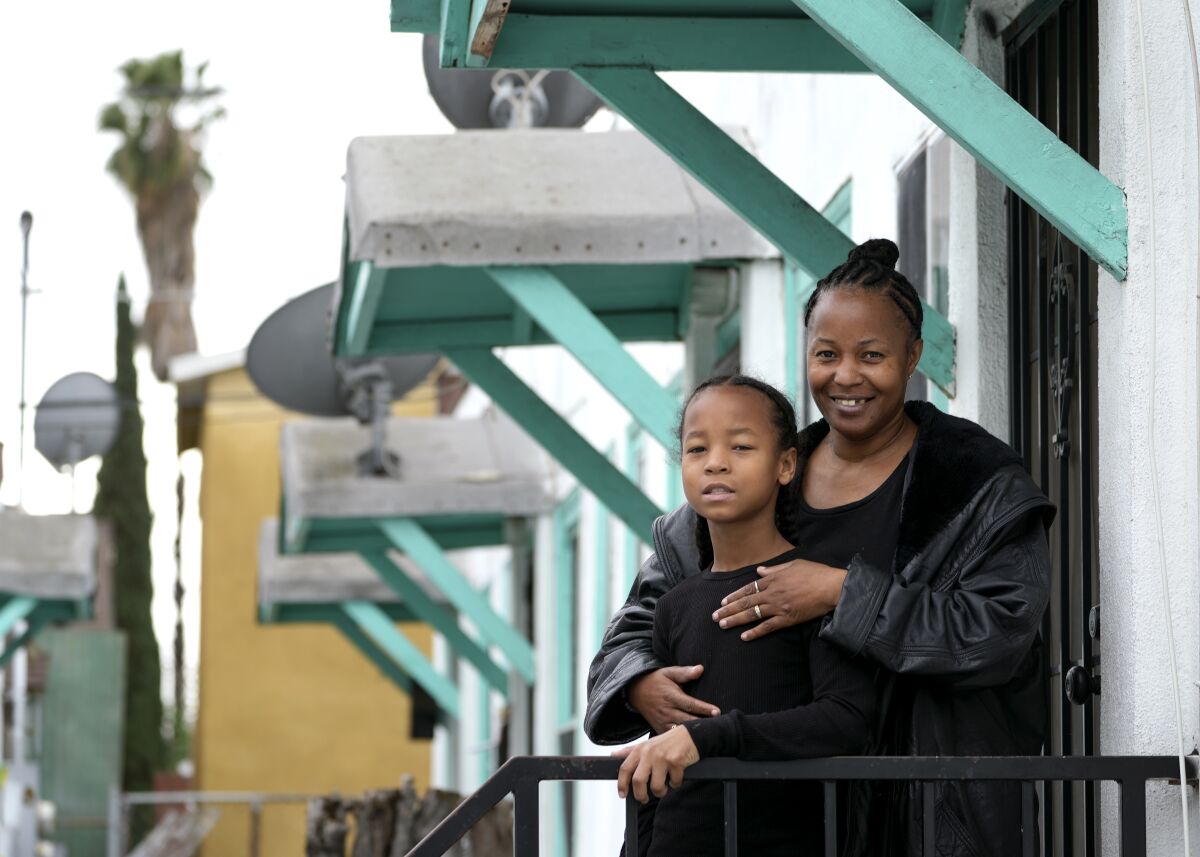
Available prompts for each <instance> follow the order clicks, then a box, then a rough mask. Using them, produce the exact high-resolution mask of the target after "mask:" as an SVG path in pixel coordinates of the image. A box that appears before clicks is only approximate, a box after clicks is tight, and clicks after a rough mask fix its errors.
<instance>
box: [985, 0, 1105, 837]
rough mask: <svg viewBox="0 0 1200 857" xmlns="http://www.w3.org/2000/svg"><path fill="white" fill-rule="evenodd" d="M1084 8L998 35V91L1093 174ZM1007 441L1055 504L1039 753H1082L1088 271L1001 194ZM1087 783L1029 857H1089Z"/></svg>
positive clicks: (1091, 638)
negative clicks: (1002, 80)
mask: <svg viewBox="0 0 1200 857" xmlns="http://www.w3.org/2000/svg"><path fill="white" fill-rule="evenodd" d="M1096 7H1097V0H1066V2H1043V3H1035V4H1033V6H1032V7H1031V8H1030V9H1029V10H1027V12H1026V13H1025V14H1024V15H1022V16H1021V17H1020V18H1019V19H1018V20H1017V22H1016V23H1015V24H1014V25H1013V26H1012V27H1011V28H1010V29H1009V30H1008V31H1007V32H1006V33H1005V42H1006V50H1007V70H1006V81H1007V88H1008V91H1009V93H1010V94H1011V95H1012V96H1013V97H1014V98H1016V99H1017V100H1018V101H1019V102H1020V103H1021V104H1022V105H1023V106H1024V107H1025V108H1026V109H1027V110H1029V111H1030V112H1031V113H1032V114H1033V115H1035V116H1036V117H1037V118H1038V119H1040V120H1041V121H1042V122H1043V123H1044V124H1045V125H1046V126H1047V127H1048V128H1050V129H1051V130H1052V131H1055V132H1056V133H1057V134H1058V136H1059V137H1060V138H1061V139H1062V140H1063V141H1064V142H1065V143H1067V145H1069V146H1071V147H1072V148H1073V149H1075V150H1076V151H1077V152H1079V153H1080V154H1082V155H1083V156H1084V157H1085V158H1087V159H1088V161H1090V162H1091V163H1092V164H1093V165H1097V164H1098V159H1099V139H1098V135H1097V83H1096V79H1097V54H1098V50H1097V40H1096ZM1008 217H1009V252H1010V257H1009V264H1010V271H1009V275H1010V292H1009V294H1010V315H1009V321H1010V334H1011V342H1010V352H1009V353H1010V361H1011V394H1012V402H1011V405H1012V407H1011V411H1010V412H1011V414H1012V426H1011V432H1012V442H1013V446H1014V447H1016V449H1017V451H1018V452H1019V453H1020V454H1021V455H1022V456H1023V457H1024V459H1025V466H1026V467H1027V468H1028V469H1029V472H1030V473H1031V474H1033V477H1034V478H1035V479H1036V480H1037V481H1038V484H1040V485H1041V486H1042V489H1043V490H1044V491H1045V492H1046V494H1047V495H1048V496H1049V497H1050V499H1051V500H1053V501H1054V503H1055V505H1057V506H1058V517H1057V519H1056V521H1055V523H1054V527H1053V529H1052V531H1051V533H1050V549H1051V555H1052V560H1053V566H1052V567H1053V569H1054V578H1053V579H1052V581H1051V586H1052V594H1051V604H1050V609H1049V611H1047V616H1046V622H1045V627H1044V637H1045V640H1046V649H1047V682H1046V690H1047V698H1048V701H1049V712H1050V722H1049V724H1048V729H1047V736H1048V740H1047V746H1046V752H1047V753H1051V754H1062V755H1092V754H1093V753H1094V752H1095V749H1096V738H1095V727H1096V724H1097V723H1098V722H1099V720H1098V718H1099V699H1098V698H1097V694H1098V691H1099V679H1100V649H1099V630H1100V625H1099V617H1100V614H1099V608H1098V606H1097V605H1098V578H1097V568H1096V554H1097V540H1096V473H1097V470H1096V442H1097V420H1096V265H1095V264H1094V263H1092V262H1091V261H1090V260H1089V259H1088V258H1087V256H1086V255H1084V253H1083V252H1082V251H1081V250H1080V249H1079V248H1078V247H1076V246H1075V245H1074V244H1072V243H1071V242H1070V241H1068V240H1067V239H1066V238H1065V237H1063V236H1062V235H1061V234H1060V233H1059V232H1058V230H1057V229H1055V228H1054V227H1053V226H1052V225H1050V224H1049V223H1047V222H1046V221H1045V220H1043V219H1042V218H1041V217H1040V216H1039V215H1038V214H1037V213H1036V212H1035V211H1033V209H1031V208H1030V207H1029V206H1028V205H1026V204H1025V203H1024V202H1022V201H1021V200H1020V199H1018V198H1017V197H1016V196H1015V195H1013V194H1012V193H1011V192H1010V193H1009V195H1008ZM1096 797H1097V795H1096V791H1095V787H1094V786H1093V785H1092V784H1091V783H1088V784H1066V785H1050V786H1047V787H1046V788H1045V789H1044V792H1043V831H1042V835H1043V846H1044V851H1043V853H1044V854H1045V855H1046V857H1052V855H1054V856H1055V857H1056V855H1063V857H1066V855H1086V857H1092V855H1094V854H1095V853H1096V841H1097V826H1096Z"/></svg>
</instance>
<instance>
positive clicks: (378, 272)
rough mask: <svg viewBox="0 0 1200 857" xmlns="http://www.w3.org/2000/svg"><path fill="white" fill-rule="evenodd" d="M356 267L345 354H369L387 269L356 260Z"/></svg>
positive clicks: (347, 315)
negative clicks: (368, 347) (372, 331)
mask: <svg viewBox="0 0 1200 857" xmlns="http://www.w3.org/2000/svg"><path fill="white" fill-rule="evenodd" d="M354 267H356V268H357V270H355V271H354V275H353V279H354V285H353V287H352V288H353V291H352V292H351V295H350V308H349V310H348V311H347V313H346V353H347V354H348V355H349V356H351V357H358V356H361V355H363V354H366V353H367V346H368V345H369V344H370V342H371V329H372V328H373V327H374V325H375V314H376V313H377V312H378V311H379V300H380V298H382V297H383V284H384V282H385V281H386V280H387V271H386V270H384V269H382V268H376V267H375V266H374V265H373V264H371V263H370V262H357V263H355V266H354Z"/></svg>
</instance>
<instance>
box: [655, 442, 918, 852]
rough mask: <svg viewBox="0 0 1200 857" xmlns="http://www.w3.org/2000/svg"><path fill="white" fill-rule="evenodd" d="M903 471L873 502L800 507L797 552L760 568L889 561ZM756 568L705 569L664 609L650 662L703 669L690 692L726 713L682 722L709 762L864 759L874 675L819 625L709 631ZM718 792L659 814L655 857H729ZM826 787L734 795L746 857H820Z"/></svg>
mask: <svg viewBox="0 0 1200 857" xmlns="http://www.w3.org/2000/svg"><path fill="white" fill-rule="evenodd" d="M906 469H907V468H906V467H905V465H904V464H901V466H900V467H899V468H898V469H897V471H896V472H895V473H893V474H892V476H891V477H889V478H888V480H887V481H885V482H884V483H883V485H881V486H880V487H879V488H878V489H877V490H876V491H874V492H873V493H872V494H871V495H870V496H868V497H866V498H864V499H862V500H859V501H857V502H855V503H851V504H849V505H846V506H840V507H838V508H835V509H812V508H810V507H808V506H807V504H803V503H801V508H800V512H799V530H798V532H799V539H798V540H799V544H798V545H797V547H796V548H795V549H794V550H792V551H789V552H788V553H786V554H783V555H782V556H779V557H775V558H774V559H772V560H769V561H767V562H766V563H762V564H764V565H777V564H779V563H782V562H786V561H788V560H790V559H794V558H797V557H799V558H803V559H808V560H812V561H814V562H820V563H823V564H826V565H833V566H837V567H845V566H846V565H848V564H849V562H850V560H851V559H852V558H853V557H854V556H855V554H858V553H863V554H864V555H865V556H866V557H867V558H868V559H870V560H871V561H873V562H879V561H880V558H881V557H883V558H885V559H886V561H887V562H888V563H890V561H891V555H892V553H894V551H895V549H896V540H897V538H898V533H899V520H900V499H901V496H902V492H903V482H904V473H905V471H906ZM756 569H757V566H749V567H747V568H744V569H739V570H737V571H729V572H713V571H711V570H709V571H703V572H701V573H700V574H698V575H694V576H693V577H689V578H687V579H686V580H684V581H682V582H681V583H679V584H678V585H676V586H675V587H674V588H673V589H671V590H669V591H668V592H666V593H665V594H663V596H662V597H661V598H659V600H658V604H657V605H656V608H655V613H654V652H655V656H656V657H657V658H658V659H659V660H661V661H662V662H663V663H665V664H676V665H679V664H682V665H688V664H697V663H698V664H703V665H704V672H703V674H702V675H701V676H700V678H699V679H697V680H696V681H694V682H691V683H690V684H688V685H687V686H685V687H684V691H685V692H686V693H688V694H690V695H692V696H694V697H696V698H698V699H702V700H704V701H705V702H711V703H712V704H713V705H716V706H717V707H719V708H720V709H721V711H722V712H724V713H723V714H722V715H721V716H719V717H712V718H702V719H700V720H694V721H691V722H689V723H688V724H686V727H687V729H688V730H689V731H690V733H691V735H692V739H693V740H694V741H695V743H696V747H697V749H698V750H699V751H700V756H701V758H705V757H710V756H736V757H738V758H741V759H750V760H779V759H795V758H804V757H811V756H834V755H847V754H854V753H860V752H862V751H863V749H864V748H865V745H866V742H867V740H868V737H869V735H870V732H871V729H872V728H873V726H874V712H875V704H876V698H875V697H876V692H875V685H874V676H875V668H874V667H873V666H871V665H870V664H868V663H867V662H865V661H862V660H860V659H857V658H852V657H850V656H848V655H847V654H845V653H844V652H842V651H841V650H840V649H838V648H836V647H835V646H833V645H830V644H829V643H826V642H824V641H823V640H821V638H820V637H819V636H818V632H819V631H820V628H821V623H822V621H823V620H814V621H812V622H805V623H803V624H801V625H796V626H793V627H790V628H785V629H782V630H779V631H776V632H774V633H772V634H768V635H767V636H765V637H763V638H762V639H759V640H755V641H754V642H752V643H745V642H743V641H742V640H741V639H740V636H739V635H740V633H741V632H742V631H744V630H745V629H744V628H733V629H729V630H722V629H721V628H720V627H719V626H718V625H717V624H716V623H715V622H713V621H712V613H713V611H714V610H716V609H717V607H718V606H720V602H721V599H722V598H724V597H725V596H726V595H728V594H729V593H731V592H733V591H735V590H736V589H739V588H740V587H742V586H744V585H745V584H747V583H750V582H752V581H753V580H755V579H757V577H758V574H757V571H756ZM722 831H723V811H722V787H721V784H720V783H718V782H700V781H688V780H687V776H686V773H685V776H684V784H683V786H682V787H681V788H679V789H674V790H672V791H670V792H669V793H668V794H667V796H666V797H664V798H663V799H662V800H661V801H659V803H658V807H657V809H656V811H655V813H654V823H653V833H652V835H651V838H650V848H649V854H650V855H653V857H673V855H680V857H704V855H713V857H717V855H721V854H723V853H724V847H723V838H722V837H723V833H722ZM823 831H824V803H823V797H822V788H821V784H820V783H789V782H784V781H779V780H776V781H763V782H746V783H742V784H741V785H740V786H739V788H738V836H739V853H743V854H756V855H758V854H761V855H771V854H813V855H819V854H822V853H823V850H822V848H823V843H824V835H823Z"/></svg>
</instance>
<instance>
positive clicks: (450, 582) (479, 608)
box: [378, 518, 536, 692]
mask: <svg viewBox="0 0 1200 857" xmlns="http://www.w3.org/2000/svg"><path fill="white" fill-rule="evenodd" d="M378 525H379V530H380V532H382V533H383V534H384V536H386V537H387V539H388V541H390V542H391V543H392V545H394V546H395V547H396V549H397V550H400V551H402V552H404V553H405V554H407V555H408V556H409V558H411V559H412V561H413V562H415V563H416V564H417V565H418V566H420V568H421V570H422V571H423V572H424V573H425V574H426V575H427V576H428V577H429V579H430V580H431V581H433V583H434V585H435V586H437V588H438V589H439V590H441V592H442V593H443V594H444V595H445V596H446V600H448V601H449V602H450V603H451V604H453V605H454V607H455V608H456V609H457V610H458V612H459V613H460V614H462V615H463V616H465V617H466V618H467V619H469V620H470V621H471V623H472V624H473V625H474V626H475V628H476V630H477V631H478V633H479V636H480V637H482V638H483V639H484V640H485V641H487V642H488V643H489V644H491V645H493V646H496V647H497V648H499V649H500V651H501V652H503V653H504V656H505V658H507V659H508V662H509V664H511V665H512V668H513V669H515V670H516V671H517V672H519V673H520V674H521V675H522V676H524V677H525V680H526V681H533V679H534V676H535V675H536V673H535V670H534V660H533V646H531V645H530V644H529V641H528V640H526V639H525V638H524V637H522V636H521V635H520V634H518V633H517V632H516V631H515V630H513V627H512V626H511V625H509V624H508V623H507V622H505V621H504V620H503V619H502V618H500V616H498V615H496V611H494V610H493V609H492V606H491V605H490V604H488V602H487V599H486V598H484V597H483V595H482V594H481V593H480V592H479V591H478V590H477V589H475V587H474V586H472V585H471V583H470V581H468V580H467V579H466V578H465V577H464V576H463V574H462V572H460V571H459V570H458V568H456V567H455V565H454V563H452V562H451V561H450V559H449V558H448V557H447V556H446V554H445V553H443V552H442V549H441V548H440V547H439V546H438V543H437V542H435V541H434V540H433V537H432V536H430V535H429V533H427V532H425V530H424V528H422V527H421V525H420V524H418V523H417V522H416V521H414V520H412V519H411V518H396V519H392V520H386V521H379V522H378ZM502 692H507V691H502Z"/></svg>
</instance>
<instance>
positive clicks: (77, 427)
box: [33, 372, 121, 470]
mask: <svg viewBox="0 0 1200 857" xmlns="http://www.w3.org/2000/svg"><path fill="white" fill-rule="evenodd" d="M120 426H121V398H120V396H119V395H118V394H117V390H116V388H115V387H113V385H112V384H110V383H108V382H107V381H105V380H104V379H103V378H101V377H100V376H99V375H93V374H92V373H91V372H73V373H72V374H70V375H67V376H65V377H63V378H59V379H58V380H57V381H55V382H54V384H53V385H51V387H50V389H49V390H47V391H46V395H45V396H43V397H42V401H41V402H40V403H38V406H37V415H36V416H35V417H34V419H33V445H34V447H36V448H37V451H38V452H40V453H41V454H42V455H43V456H44V457H45V459H46V460H47V461H49V462H50V463H51V464H52V465H54V467H55V469H57V470H64V469H68V468H73V467H74V466H75V465H76V464H78V463H79V462H81V461H83V460H84V459H87V458H91V457H92V456H93V455H103V454H104V453H106V452H108V449H109V447H111V446H112V445H113V441H115V440H116V439H117V430H118V429H119V428H120Z"/></svg>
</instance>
